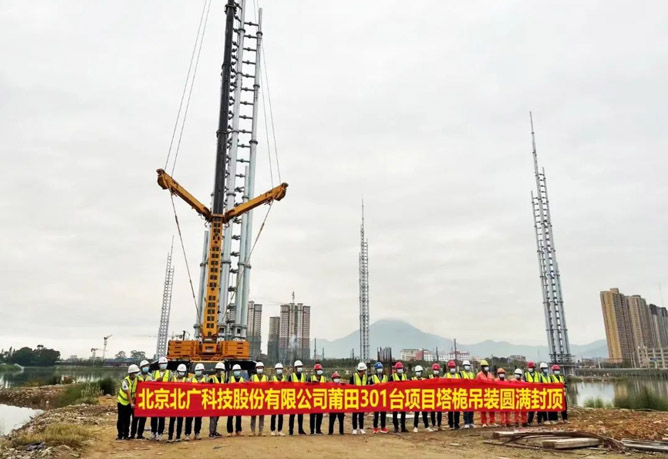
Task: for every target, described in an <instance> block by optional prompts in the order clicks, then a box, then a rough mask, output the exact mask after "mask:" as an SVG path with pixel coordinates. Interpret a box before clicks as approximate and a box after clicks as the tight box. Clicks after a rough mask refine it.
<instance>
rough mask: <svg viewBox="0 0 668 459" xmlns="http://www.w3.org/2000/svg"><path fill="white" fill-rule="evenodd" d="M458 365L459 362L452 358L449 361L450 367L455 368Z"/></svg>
mask: <svg viewBox="0 0 668 459" xmlns="http://www.w3.org/2000/svg"><path fill="white" fill-rule="evenodd" d="M456 366H457V364H456V363H455V361H454V360H450V361H449V362H448V368H455V367H456Z"/></svg>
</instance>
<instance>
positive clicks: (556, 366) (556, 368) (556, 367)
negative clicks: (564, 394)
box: [552, 365, 560, 371]
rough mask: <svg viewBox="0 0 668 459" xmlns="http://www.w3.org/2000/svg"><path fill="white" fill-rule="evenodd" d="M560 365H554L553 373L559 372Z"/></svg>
mask: <svg viewBox="0 0 668 459" xmlns="http://www.w3.org/2000/svg"><path fill="white" fill-rule="evenodd" d="M559 370H560V368H559V365H552V371H559Z"/></svg>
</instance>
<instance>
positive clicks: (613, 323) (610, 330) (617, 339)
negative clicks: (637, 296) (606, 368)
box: [601, 288, 635, 363]
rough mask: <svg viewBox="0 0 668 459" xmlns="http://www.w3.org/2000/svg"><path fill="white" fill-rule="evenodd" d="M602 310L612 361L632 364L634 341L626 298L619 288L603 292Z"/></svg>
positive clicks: (609, 355) (609, 354)
mask: <svg viewBox="0 0 668 459" xmlns="http://www.w3.org/2000/svg"><path fill="white" fill-rule="evenodd" d="M601 308H602V310H603V322H604V325H605V336H606V341H607V342H608V357H609V359H610V361H611V362H614V363H622V362H623V361H626V362H629V363H632V362H633V361H634V360H635V359H634V341H633V336H632V331H631V318H630V314H629V309H628V302H627V301H626V297H625V296H624V295H623V294H622V293H619V289H617V288H611V289H610V290H606V291H602V292H601Z"/></svg>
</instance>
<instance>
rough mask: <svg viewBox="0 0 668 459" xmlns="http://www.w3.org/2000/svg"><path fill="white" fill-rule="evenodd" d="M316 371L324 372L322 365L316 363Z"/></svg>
mask: <svg viewBox="0 0 668 459" xmlns="http://www.w3.org/2000/svg"><path fill="white" fill-rule="evenodd" d="M313 369H314V370H322V365H320V364H319V363H316V364H315V366H314V367H313Z"/></svg>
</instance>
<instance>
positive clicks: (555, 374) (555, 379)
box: [549, 364, 568, 424]
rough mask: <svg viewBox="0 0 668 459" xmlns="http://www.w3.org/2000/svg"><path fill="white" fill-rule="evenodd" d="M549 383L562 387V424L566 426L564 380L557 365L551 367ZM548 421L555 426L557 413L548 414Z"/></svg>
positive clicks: (557, 417) (566, 412)
mask: <svg viewBox="0 0 668 459" xmlns="http://www.w3.org/2000/svg"><path fill="white" fill-rule="evenodd" d="M549 382H551V383H554V384H561V385H562V386H564V410H563V411H562V412H561V420H562V422H564V423H566V424H568V403H567V400H566V379H565V378H564V375H562V374H561V368H560V367H559V365H556V364H555V365H552V374H551V375H550V379H549ZM549 417H550V421H551V422H552V424H556V423H557V422H558V421H559V413H557V412H556V411H553V412H551V413H550V414H549Z"/></svg>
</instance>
